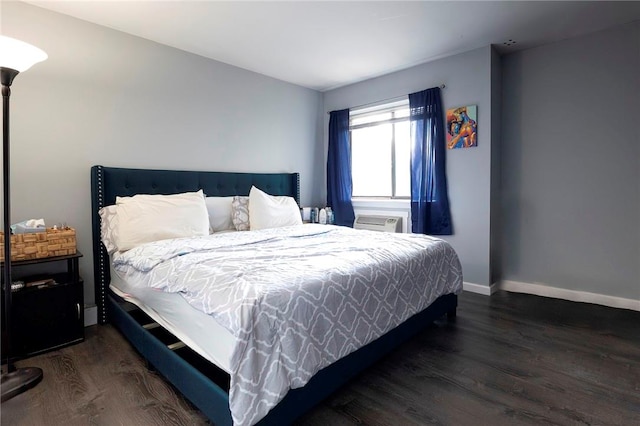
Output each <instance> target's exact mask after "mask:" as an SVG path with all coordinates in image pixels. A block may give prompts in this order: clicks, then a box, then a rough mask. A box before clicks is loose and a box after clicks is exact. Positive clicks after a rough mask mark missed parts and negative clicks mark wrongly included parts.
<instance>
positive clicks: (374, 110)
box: [349, 97, 411, 200]
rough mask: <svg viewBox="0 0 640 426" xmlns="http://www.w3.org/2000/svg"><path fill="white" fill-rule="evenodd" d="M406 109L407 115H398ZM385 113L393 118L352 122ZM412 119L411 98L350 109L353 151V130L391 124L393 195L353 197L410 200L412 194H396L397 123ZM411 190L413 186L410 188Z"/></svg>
mask: <svg viewBox="0 0 640 426" xmlns="http://www.w3.org/2000/svg"><path fill="white" fill-rule="evenodd" d="M401 110H406V112H407V113H406V116H401V117H396V114H397V113H398V112H399V111H401ZM384 113H390V114H391V118H389V119H386V120H379V121H373V122H370V123H360V124H352V122H353V120H354V119H358V118H365V117H367V116H372V115H380V114H384ZM410 119H411V115H410V109H409V98H408V97H403V98H398V99H395V100H390V101H385V102H383V103H379V104H376V105H373V106H366V107H361V108H355V109H351V110H349V144H350V147H351V151H352V152H353V139H352V132H353V130H358V129H364V128H367V127H375V126H380V125H384V124H391V196H387V195H353V196H352V198H353V199H357V200H366V199H378V200H410V199H411V195H410V194H409V195H400V196H399V195H396V194H397V188H396V184H397V179H396V128H395V125H396V124H397V123H402V122H405V121H406V122H409V121H410ZM351 166H352V167H353V154H352V155H351ZM409 191H411V188H409Z"/></svg>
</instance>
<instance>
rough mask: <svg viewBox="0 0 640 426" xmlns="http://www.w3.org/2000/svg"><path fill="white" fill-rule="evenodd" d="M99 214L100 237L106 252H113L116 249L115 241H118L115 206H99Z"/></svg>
mask: <svg viewBox="0 0 640 426" xmlns="http://www.w3.org/2000/svg"><path fill="white" fill-rule="evenodd" d="M98 213H99V214H100V219H101V220H100V237H101V238H102V243H103V244H104V246H105V248H106V249H107V252H108V253H109V254H113V253H115V252H116V251H118V246H117V245H116V241H118V215H116V206H115V205H113V206H106V207H103V208H101V209H100V210H99V211H98Z"/></svg>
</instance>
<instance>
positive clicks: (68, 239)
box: [0, 228, 76, 262]
mask: <svg viewBox="0 0 640 426" xmlns="http://www.w3.org/2000/svg"><path fill="white" fill-rule="evenodd" d="M68 254H76V230H75V229H73V228H64V229H54V228H47V230H46V231H45V232H37V233H33V234H17V235H12V236H11V261H16V260H29V259H42V258H45V257H53V256H65V255H68ZM0 262H4V232H0Z"/></svg>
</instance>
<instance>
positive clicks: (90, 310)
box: [84, 305, 98, 327]
mask: <svg viewBox="0 0 640 426" xmlns="http://www.w3.org/2000/svg"><path fill="white" fill-rule="evenodd" d="M97 323H98V307H97V306H96V305H85V306H84V326H85V327H89V326H90V325H96V324H97Z"/></svg>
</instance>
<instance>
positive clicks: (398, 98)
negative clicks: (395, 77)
mask: <svg viewBox="0 0 640 426" xmlns="http://www.w3.org/2000/svg"><path fill="white" fill-rule="evenodd" d="M436 87H439V88H441V89H444V88H445V87H447V86H446V85H445V84H441V85H440V86H436ZM403 98H404V96H396V97H395V98H389V99H383V100H381V101H376V102H371V103H369V104H364V105H356V106H353V107H351V108H349V109H359V108H366V107H370V106H376V105H381V104H386V103H389V102H394V101H399V100H401V99H403ZM327 114H331V111H327Z"/></svg>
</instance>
